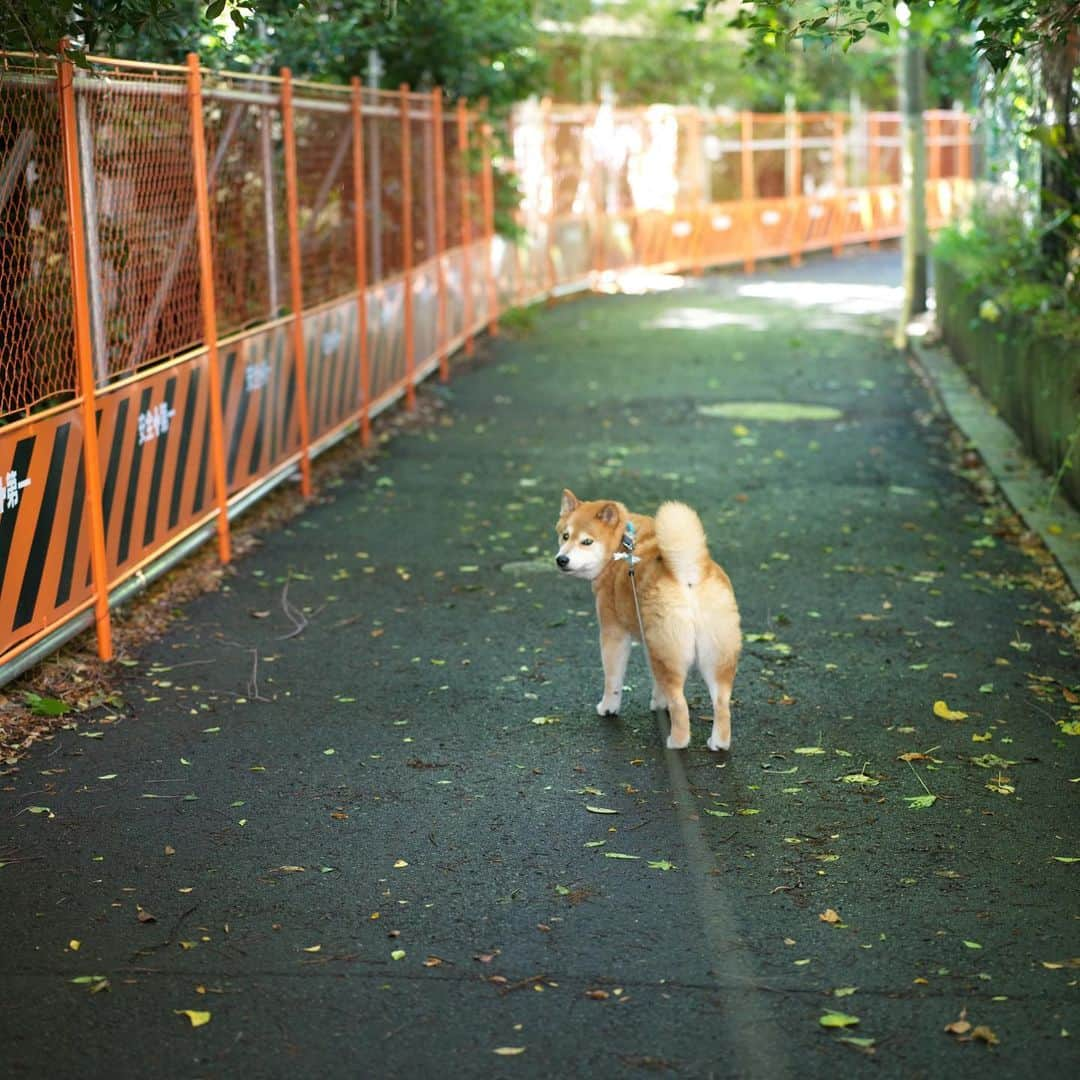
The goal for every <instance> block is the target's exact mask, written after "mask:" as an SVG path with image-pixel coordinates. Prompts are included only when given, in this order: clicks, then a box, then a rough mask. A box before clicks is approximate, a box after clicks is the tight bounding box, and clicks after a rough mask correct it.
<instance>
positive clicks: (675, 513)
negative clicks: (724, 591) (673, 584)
mask: <svg viewBox="0 0 1080 1080" xmlns="http://www.w3.org/2000/svg"><path fill="white" fill-rule="evenodd" d="M655 528H656V543H657V546H658V547H659V548H660V555H661V558H663V560H664V562H665V563H666V564H667V567H668V569H669V570H670V571H671V572H672V573H673V574H674V575H675V576H676V577H677V578H678V579H679V581H683V582H685V583H686V584H687V585H696V584H697V583H698V582H699V581H700V580H701V575H702V570H703V568H704V565H705V561H706V560H707V559H708V557H709V550H708V547H707V546H706V542H705V527H704V526H703V525H702V524H701V518H699V517H698V516H697V513H696V512H695V511H693V510H692V509H691V508H690V507H689V506H687V505H686V503H681V502H666V503H663V504H662V505H661V507H660V509H659V510H657V511H656V518H655Z"/></svg>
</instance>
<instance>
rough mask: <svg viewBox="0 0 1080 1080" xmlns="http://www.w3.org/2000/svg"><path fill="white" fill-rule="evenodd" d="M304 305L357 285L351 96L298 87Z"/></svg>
mask: <svg viewBox="0 0 1080 1080" xmlns="http://www.w3.org/2000/svg"><path fill="white" fill-rule="evenodd" d="M293 104H294V107H295V128H296V180H297V198H298V201H299V216H300V279H301V282H302V284H303V294H304V305H305V307H306V306H314V305H316V304H320V303H322V302H323V301H324V300H331V299H333V298H334V297H335V296H341V295H343V294H345V293H349V292H351V291H352V290H353V289H355V288H356V248H355V243H354V239H355V232H354V230H353V227H352V220H353V217H352V215H353V211H354V203H355V200H354V187H353V168H352V114H351V111H350V109H351V106H350V102H349V96H348V94H347V93H345V92H334V91H333V90H329V89H328V90H326V91H324V92H322V91H316V90H314V89H313V88H312V87H310V86H304V87H298V88H297V91H296V96H295V98H294V102H293Z"/></svg>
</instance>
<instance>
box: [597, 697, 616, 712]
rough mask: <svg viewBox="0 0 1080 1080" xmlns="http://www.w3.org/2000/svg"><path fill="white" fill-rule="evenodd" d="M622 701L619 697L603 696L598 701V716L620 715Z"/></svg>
mask: <svg viewBox="0 0 1080 1080" xmlns="http://www.w3.org/2000/svg"><path fill="white" fill-rule="evenodd" d="M620 704H621V702H620V701H619V699H618V698H606V697H605V698H601V699H600V700H599V701H598V702H597V703H596V715H597V716H618V715H619V705H620Z"/></svg>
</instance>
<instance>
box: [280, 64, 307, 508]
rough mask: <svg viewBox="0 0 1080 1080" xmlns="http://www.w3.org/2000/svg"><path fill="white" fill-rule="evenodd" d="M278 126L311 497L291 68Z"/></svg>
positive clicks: (285, 72)
mask: <svg viewBox="0 0 1080 1080" xmlns="http://www.w3.org/2000/svg"><path fill="white" fill-rule="evenodd" d="M281 126H282V135H283V137H284V141H285V199H286V202H287V203H288V215H287V216H288V223H289V290H290V293H291V303H292V309H293V315H292V344H293V363H294V365H295V367H294V370H295V372H296V401H297V404H298V406H299V409H298V411H299V414H300V490H301V492H302V493H303V495H304V498H310V497H311V458H310V456H309V453H308V451H309V448H310V446H311V429H310V421H309V415H310V414H309V412H308V385H307V349H306V346H305V345H304V290H303V283H302V281H301V278H300V194H299V191H298V182H297V178H296V123H295V119H294V116H293V89H292V72H291V71H290V70H289V69H288V68H282V69H281Z"/></svg>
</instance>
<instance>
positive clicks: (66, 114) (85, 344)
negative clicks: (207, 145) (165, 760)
mask: <svg viewBox="0 0 1080 1080" xmlns="http://www.w3.org/2000/svg"><path fill="white" fill-rule="evenodd" d="M57 86H58V88H59V91H60V124H61V128H62V137H63V155H64V195H65V197H66V200H67V218H68V243H69V254H70V258H71V291H72V300H73V316H74V329H75V361H76V363H77V365H78V371H79V392H80V395H81V397H82V418H83V473H84V474H85V477H86V507H87V511H88V513H89V517H90V565H91V570H92V573H93V577H94V620H95V624H96V629H97V642H98V656H100V657H101V659H102V660H111V659H112V658H113V647H112V624H111V623H110V622H109V568H108V562H107V561H106V558H105V514H104V511H103V510H102V500H101V458H100V456H99V453H98V438H97V410H96V408H95V405H96V401H95V393H94V391H95V384H94V355H93V345H92V343H91V340H90V307H89V302H88V299H87V298H88V296H89V281H88V277H87V269H86V236H85V233H84V229H83V206H82V188H81V187H80V177H79V145H78V139H77V136H76V132H75V82H74V69H73V68H72V65H71V63H70V61H67V60H61V61H60V64H59V69H58V71H57Z"/></svg>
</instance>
